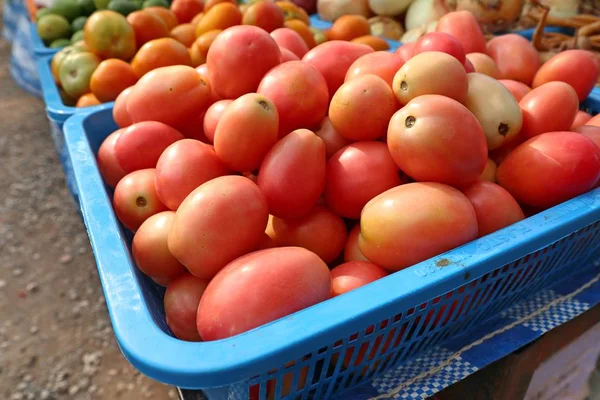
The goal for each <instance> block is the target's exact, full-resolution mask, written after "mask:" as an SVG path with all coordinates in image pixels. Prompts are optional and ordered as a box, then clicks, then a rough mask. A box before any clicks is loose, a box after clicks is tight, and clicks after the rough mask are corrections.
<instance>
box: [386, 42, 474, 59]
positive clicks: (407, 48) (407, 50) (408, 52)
mask: <svg viewBox="0 0 600 400" xmlns="http://www.w3.org/2000/svg"><path fill="white" fill-rule="evenodd" d="M414 50H415V42H412V43H403V44H402V46H400V47H398V50H396V54H398V55H399V56H400V58H402V60H403V61H404V62H407V61H408V60H410V59H411V58H412V56H413V54H414ZM463 53H464V51H463Z"/></svg>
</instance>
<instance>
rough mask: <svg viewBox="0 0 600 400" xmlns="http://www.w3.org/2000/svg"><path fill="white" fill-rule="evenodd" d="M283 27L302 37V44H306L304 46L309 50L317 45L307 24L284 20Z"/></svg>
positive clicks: (295, 20)
mask: <svg viewBox="0 0 600 400" xmlns="http://www.w3.org/2000/svg"><path fill="white" fill-rule="evenodd" d="M283 25H284V26H285V27H286V28H289V29H291V30H293V31H295V32H296V33H297V34H298V35H300V37H302V40H304V43H306V45H307V46H308V48H309V49H312V48H313V47H315V46H316V45H317V42H315V37H314V36H313V33H312V31H311V30H310V28H309V27H308V24H306V23H305V22H303V21H300V20H298V19H292V20H286V21H285V23H284V24H283Z"/></svg>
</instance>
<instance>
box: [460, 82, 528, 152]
mask: <svg viewBox="0 0 600 400" xmlns="http://www.w3.org/2000/svg"><path fill="white" fill-rule="evenodd" d="M467 78H468V80H469V92H468V94H467V99H466V101H465V102H464V105H465V106H467V108H468V109H469V110H470V111H471V112H472V113H473V114H474V115H475V117H476V118H477V120H478V121H479V123H480V124H481V127H482V128H483V131H484V132H485V137H486V139H487V144H488V149H489V150H494V149H497V148H499V147H500V146H502V144H503V143H504V142H509V141H510V140H511V139H513V138H514V137H515V136H517V135H518V133H519V131H520V130H521V125H522V124H523V117H522V115H521V109H520V108H519V103H517V101H516V100H515V98H514V96H513V95H512V94H511V92H510V91H509V90H508V89H506V88H505V87H504V86H503V85H502V84H501V83H500V82H498V81H497V80H495V79H494V78H490V77H489V76H487V75H484V74H479V73H471V74H467Z"/></svg>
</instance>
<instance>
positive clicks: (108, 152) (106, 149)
mask: <svg viewBox="0 0 600 400" xmlns="http://www.w3.org/2000/svg"><path fill="white" fill-rule="evenodd" d="M122 132H123V129H118V130H116V131H114V132H113V133H111V134H110V135H108V136H107V137H106V139H104V141H103V142H102V144H101V145H100V148H99V149H98V169H99V170H100V173H101V174H102V177H103V178H104V181H105V182H106V184H107V185H108V186H110V187H115V186H117V183H119V181H120V180H121V179H122V178H123V177H124V176H125V175H127V172H126V171H125V170H124V169H123V168H122V167H121V165H120V164H119V160H117V156H116V154H115V143H117V140H118V139H119V136H120V135H121V133H122Z"/></svg>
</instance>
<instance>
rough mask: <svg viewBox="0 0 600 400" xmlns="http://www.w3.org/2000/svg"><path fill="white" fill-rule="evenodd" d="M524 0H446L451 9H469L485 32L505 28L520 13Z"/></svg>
mask: <svg viewBox="0 0 600 400" xmlns="http://www.w3.org/2000/svg"><path fill="white" fill-rule="evenodd" d="M523 4H524V0H502V1H499V0H479V1H473V0H446V5H447V6H448V8H450V9H451V10H452V11H470V12H471V13H472V14H473V15H474V16H475V18H477V21H479V23H480V24H481V26H482V27H483V28H484V29H485V30H486V31H487V32H499V31H503V30H506V29H507V28H509V26H510V25H511V24H512V23H513V22H514V21H516V20H517V19H518V18H519V16H520V15H521V11H522V9H523Z"/></svg>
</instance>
